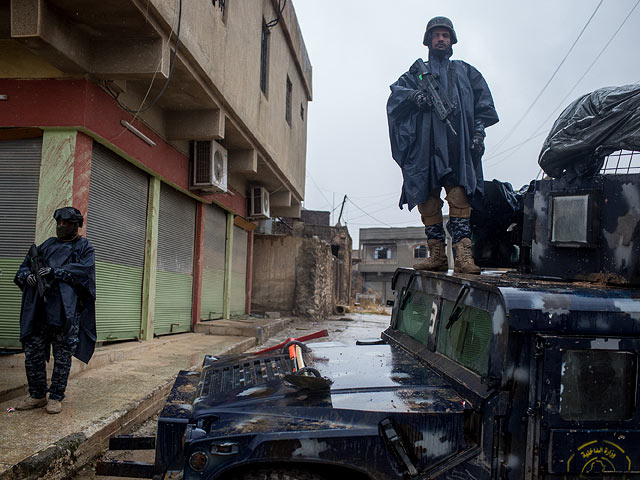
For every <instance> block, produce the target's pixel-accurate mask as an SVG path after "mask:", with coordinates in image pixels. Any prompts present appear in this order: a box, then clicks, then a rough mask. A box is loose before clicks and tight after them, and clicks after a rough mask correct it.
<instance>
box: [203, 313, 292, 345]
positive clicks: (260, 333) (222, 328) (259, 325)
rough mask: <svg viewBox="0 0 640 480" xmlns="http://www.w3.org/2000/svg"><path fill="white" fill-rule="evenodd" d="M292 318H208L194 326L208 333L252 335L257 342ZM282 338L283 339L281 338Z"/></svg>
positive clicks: (268, 336)
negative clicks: (208, 319)
mask: <svg viewBox="0 0 640 480" xmlns="http://www.w3.org/2000/svg"><path fill="white" fill-rule="evenodd" d="M292 321H293V319H291V318H253V317H250V318H238V319H231V320H210V321H203V322H202V321H201V322H198V323H197V324H196V326H195V331H196V332H197V333H206V334H208V335H234V336H242V337H254V338H255V339H256V341H257V342H258V343H263V342H264V341H265V340H266V339H267V338H270V337H273V336H274V335H276V334H277V333H279V332H281V331H282V330H284V329H285V328H286V327H287V325H288V324H289V323H291V322H292ZM283 340H285V339H284V338H283Z"/></svg>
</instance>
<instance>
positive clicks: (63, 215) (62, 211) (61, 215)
mask: <svg viewBox="0 0 640 480" xmlns="http://www.w3.org/2000/svg"><path fill="white" fill-rule="evenodd" d="M53 218H54V219H55V220H66V221H67V222H71V223H77V224H78V227H82V223H83V222H84V217H83V216H82V213H80V210H78V209H77V208H74V207H62V208H59V209H57V210H56V211H55V212H53Z"/></svg>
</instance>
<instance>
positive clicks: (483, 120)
mask: <svg viewBox="0 0 640 480" xmlns="http://www.w3.org/2000/svg"><path fill="white" fill-rule="evenodd" d="M450 55H451V53H449V55H447V56H446V57H445V58H443V59H439V58H437V57H436V56H435V55H431V54H430V55H429V61H428V62H426V66H427V69H428V70H429V71H430V72H431V73H432V74H433V75H434V77H436V78H437V79H439V81H440V84H441V85H442V88H443V90H444V91H445V92H446V93H447V95H448V96H449V98H450V99H451V100H452V101H453V103H454V104H456V105H457V106H458V108H457V112H456V114H455V115H454V116H453V118H451V123H452V124H453V128H454V129H455V131H456V132H457V134H458V135H457V137H453V136H452V135H451V134H449V139H447V126H446V125H445V123H444V122H442V121H441V120H440V119H439V118H438V116H437V115H436V114H435V113H433V112H431V111H427V112H422V111H419V110H417V108H416V107H415V106H414V104H413V102H412V101H411V100H410V99H409V96H410V94H411V92H413V91H414V90H417V89H418V85H417V84H416V80H415V76H414V75H413V74H412V73H410V72H407V73H405V74H404V75H402V76H401V77H400V78H399V79H398V81H397V82H396V83H394V84H393V85H391V95H390V96H389V100H388V102H387V116H388V120H389V137H390V140H391V153H392V155H393V158H394V159H395V161H396V162H398V165H400V168H401V169H402V176H403V178H404V184H403V186H402V195H401V196H400V208H402V206H403V205H404V204H405V203H406V204H408V205H409V210H411V209H412V208H413V207H415V206H416V205H420V204H422V203H424V202H426V201H427V198H428V196H429V192H431V190H433V189H434V188H438V187H442V186H445V185H451V186H455V185H461V186H462V187H464V189H465V191H466V193H467V197H468V198H469V201H470V202H471V205H472V206H477V205H478V202H479V201H480V200H481V198H482V188H483V176H482V163H481V160H480V159H477V160H475V161H474V160H473V158H472V156H471V140H472V137H473V134H474V133H476V132H481V133H482V134H483V135H484V129H485V127H489V126H491V125H493V124H495V123H497V122H498V114H497V113H496V109H495V107H494V106H493V98H492V97H491V92H490V91H489V87H488V86H487V82H485V80H484V78H483V77H482V75H481V74H480V72H478V70H476V69H475V68H474V67H472V66H471V65H469V64H468V63H465V62H463V61H461V60H449V57H450ZM452 139H453V140H454V141H457V142H458V145H456V146H454V147H457V148H451V147H452V146H451V145H448V141H451V140H452ZM452 151H453V152H459V153H457V154H454V155H453V156H457V157H458V158H450V152H452Z"/></svg>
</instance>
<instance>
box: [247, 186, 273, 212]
mask: <svg viewBox="0 0 640 480" xmlns="http://www.w3.org/2000/svg"><path fill="white" fill-rule="evenodd" d="M249 216H250V217H251V218H269V217H270V216H271V213H270V211H269V192H268V191H267V189H266V188H264V187H258V186H252V187H249Z"/></svg>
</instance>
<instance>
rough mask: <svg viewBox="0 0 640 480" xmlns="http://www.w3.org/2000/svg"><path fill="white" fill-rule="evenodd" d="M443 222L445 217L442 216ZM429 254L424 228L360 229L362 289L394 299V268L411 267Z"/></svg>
mask: <svg viewBox="0 0 640 480" xmlns="http://www.w3.org/2000/svg"><path fill="white" fill-rule="evenodd" d="M444 221H445V223H446V222H447V217H446V216H445V220H444ZM427 256H428V248H427V237H426V236H425V234H424V227H403V228H361V229H360V264H359V265H358V270H359V272H360V274H361V275H362V280H363V290H364V291H365V292H367V291H369V290H371V292H372V293H375V294H376V295H377V296H379V298H380V302H381V303H383V304H384V303H385V302H386V301H387V300H391V299H393V290H392V289H391V279H392V278H393V272H395V271H396V268H400V267H412V266H413V265H414V264H416V263H419V262H421V261H422V260H423V259H424V258H427ZM447 256H448V257H449V268H453V253H452V251H451V238H450V237H449V234H447Z"/></svg>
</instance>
